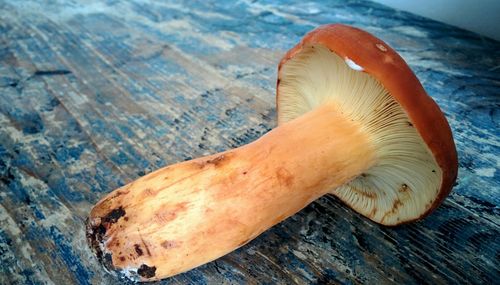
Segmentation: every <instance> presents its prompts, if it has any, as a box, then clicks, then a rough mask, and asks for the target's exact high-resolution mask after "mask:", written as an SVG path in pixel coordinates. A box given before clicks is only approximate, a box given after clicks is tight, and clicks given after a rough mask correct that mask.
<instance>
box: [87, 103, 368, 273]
mask: <svg viewBox="0 0 500 285" xmlns="http://www.w3.org/2000/svg"><path fill="white" fill-rule="evenodd" d="M373 162H374V154H373V149H372V147H371V144H370V141H369V138H368V137H367V136H366V135H365V134H364V133H363V132H362V131H361V128H360V127H359V126H358V125H356V123H354V122H352V121H351V120H350V119H348V118H346V117H344V116H343V115H342V114H339V113H338V112H336V109H335V108H334V106H332V105H324V106H322V107H319V108H317V109H315V110H314V111H311V112H309V113H307V114H305V115H303V116H301V117H299V118H297V119H295V120H293V121H291V122H288V123H286V124H283V125H281V126H279V127H277V128H276V129H274V130H272V131H270V132H269V133H268V134H266V135H265V136H263V137H262V138H260V139H259V140H257V141H255V142H253V143H251V144H248V145H245V146H243V147H240V148H237V149H234V150H230V151H227V152H224V153H219V154H216V155H212V156H208V157H204V158H200V159H195V160H191V161H187V162H182V163H178V164H175V165H172V166H168V167H165V168H162V169H160V170H157V171H155V172H153V173H151V174H148V175H146V176H144V177H142V178H140V179H138V180H136V181H134V182H132V183H130V184H128V185H126V186H124V187H122V188H120V189H117V190H115V191H113V192H112V193H110V194H109V195H108V196H106V197H105V198H103V199H102V200H101V201H100V202H99V203H98V204H97V205H96V206H95V207H94V208H93V209H92V212H91V215H90V219H89V222H88V224H87V227H88V229H87V230H88V239H89V243H90V245H91V247H92V248H93V249H94V251H95V252H96V254H97V256H98V258H99V259H100V260H101V261H102V262H103V263H104V265H105V266H106V267H107V268H108V269H109V270H112V271H116V272H118V273H120V274H123V275H125V276H127V277H129V278H131V279H137V280H142V281H147V280H157V279H161V278H165V277H168V276H172V275H175V274H178V273H181V272H184V271H187V270H189V269H191V268H194V267H196V266H199V265H201V264H204V263H206V262H209V261H211V260H214V259H216V258H218V257H220V256H222V255H224V254H226V253H228V252H231V251H232V250H234V249H236V248H238V247H240V246H242V245H244V244H245V243H247V242H248V241H250V240H251V239H253V238H255V237H256V236H257V235H259V234H260V233H262V232H263V231H265V230H267V229H268V228H270V227H271V226H273V225H275V224H277V223H279V222H280V221H282V220H284V219H285V218H287V217H289V216H291V215H293V214H295V213H296V212H298V211H299V210H301V209H302V208H304V207H305V206H306V205H308V204H309V203H310V202H312V201H313V200H315V199H317V198H318V197H320V196H322V195H324V194H326V193H327V192H328V191H329V190H331V189H333V188H335V187H338V186H339V185H342V184H344V183H346V182H348V181H349V180H351V179H353V178H354V177H356V176H357V175H359V174H361V173H362V172H363V171H364V170H366V169H367V168H369V167H370V166H371V165H372V164H373Z"/></svg>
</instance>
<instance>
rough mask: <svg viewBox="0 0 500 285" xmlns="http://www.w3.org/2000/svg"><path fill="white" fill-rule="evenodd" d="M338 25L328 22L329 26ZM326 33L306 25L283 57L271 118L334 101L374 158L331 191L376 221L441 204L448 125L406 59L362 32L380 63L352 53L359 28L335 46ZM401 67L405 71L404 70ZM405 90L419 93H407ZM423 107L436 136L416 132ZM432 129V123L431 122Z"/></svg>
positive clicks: (452, 161)
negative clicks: (299, 39) (362, 134)
mask: <svg viewBox="0 0 500 285" xmlns="http://www.w3.org/2000/svg"><path fill="white" fill-rule="evenodd" d="M338 26H339V25H334V26H333V30H335V28H338ZM340 28H341V33H340V34H341V36H340V41H344V42H349V41H350V40H352V39H349V33H350V31H349V30H348V31H347V32H346V31H345V29H353V28H350V27H346V26H341V25H340ZM342 29H344V30H342ZM333 32H335V31H333ZM333 32H332V26H326V28H325V27H322V28H319V29H318V30H316V31H313V32H312V33H310V34H309V35H308V36H306V37H305V39H304V40H303V41H302V42H301V43H300V44H299V45H298V46H296V47H295V48H294V49H292V50H291V51H290V52H289V53H288V54H287V55H286V56H285V58H284V59H283V60H282V62H281V64H280V69H279V75H278V86H277V89H278V91H277V93H278V94H277V108H278V123H279V124H282V123H285V122H287V121H290V120H292V119H294V118H296V117H298V116H301V115H302V114H304V113H306V112H308V111H310V110H312V109H314V108H316V107H318V106H320V105H322V104H331V105H333V106H335V110H336V111H337V112H339V113H341V114H342V115H344V116H346V117H347V118H350V119H351V120H352V121H355V122H358V123H359V124H360V125H361V126H362V129H363V131H364V132H366V133H367V134H368V135H369V136H370V137H371V141H372V144H373V145H372V147H373V148H374V149H375V152H376V157H377V162H376V163H375V165H373V166H372V167H371V168H370V169H367V170H366V171H365V172H364V173H362V174H361V175H359V176H358V177H357V178H355V179H354V180H352V181H350V182H349V183H347V184H345V185H344V186H341V187H339V188H337V189H332V191H331V193H332V194H334V195H336V196H337V197H339V198H340V199H341V200H342V201H344V202H345V203H346V204H348V205H350V207H351V208H353V209H354V210H356V211H357V212H359V213H361V214H363V215H364V216H366V217H368V218H370V219H371V220H373V221H375V222H378V223H381V224H385V225H397V224H401V223H405V222H409V221H413V220H417V219H420V218H422V217H423V216H425V215H427V214H428V213H430V212H431V211H432V210H433V209H434V208H436V207H437V206H438V205H439V204H440V202H441V201H442V200H443V199H444V197H446V195H447V194H448V193H449V191H450V190H451V187H452V184H453V181H454V180H455V178H456V164H457V163H456V151H455V147H454V143H453V140H452V137H451V131H450V129H449V126H448V124H447V122H446V120H445V118H444V116H443V115H442V113H441V111H440V110H439V108H437V105H436V104H435V103H434V101H432V99H430V97H428V96H427V95H426V93H425V91H423V88H422V87H421V85H420V83H419V82H418V80H417V79H416V77H415V76H414V75H413V73H412V72H411V70H409V68H408V66H407V65H406V63H404V61H403V60H402V59H401V58H400V57H399V56H397V54H396V53H395V52H394V51H393V50H392V49H390V48H389V47H388V46H387V45H386V44H385V43H383V42H381V41H380V40H378V39H376V38H374V37H373V36H371V35H369V34H367V33H365V32H362V33H364V34H366V35H368V36H365V35H362V36H365V37H368V38H367V40H369V41H370V45H369V46H370V48H374V49H378V51H379V52H380V53H383V54H385V56H383V57H380V58H373V57H372V58H371V59H370V60H374V61H377V60H379V61H380V60H381V61H380V62H378V64H379V65H381V66H382V67H381V68H379V67H377V66H376V64H377V63H376V62H375V63H374V62H372V61H370V62H368V63H367V59H366V54H367V53H366V52H364V51H362V50H361V51H358V53H357V50H356V49H357V48H358V49H366V43H364V42H363V41H362V40H360V38H359V35H358V34H357V33H358V32H359V30H357V29H354V32H355V36H356V37H355V38H356V39H354V40H352V45H351V46H349V45H348V44H346V43H343V45H342V44H341V45H340V47H339V44H338V42H337V43H336V44H331V42H329V39H330V34H331V33H333ZM315 33H316V35H315ZM318 33H319V34H320V35H319V36H318V35H317V34H318ZM311 34H312V35H311ZM325 34H326V35H325ZM361 38H362V37H361ZM325 39H326V40H325ZM332 40H338V38H334V39H332ZM345 46H348V47H349V48H350V49H349V50H348V51H347V52H346V51H345V50H343V48H345ZM335 48H340V49H341V51H340V52H337V50H335ZM350 52H351V53H352V56H351V55H350V54H349V53H350ZM387 52H389V57H387V56H386V55H387V54H386V53H387ZM358 54H361V55H362V56H361V57H359V56H358ZM363 55H364V56H365V58H363ZM394 55H396V56H397V57H394ZM368 58H369V55H368ZM387 65H388V66H389V67H388V66H387ZM384 68H385V69H387V70H389V71H391V70H392V71H393V72H394V73H393V74H392V76H393V77H394V78H395V79H392V80H397V77H398V76H401V77H402V78H401V81H402V82H403V84H404V85H405V86H403V87H401V86H399V85H401V84H402V83H401V82H400V83H399V85H398V83H396V84H394V83H392V82H393V81H390V82H389V84H387V77H386V76H387V72H388V71H387V70H382V71H380V70H381V69H384ZM374 69H375V70H374ZM398 72H399V73H398ZM408 72H409V74H410V75H411V76H408V74H405V73H408ZM401 73H403V74H401ZM380 74H382V75H383V76H381V75H380ZM405 81H406V82H405ZM414 81H416V83H415V82H414ZM408 82H410V83H411V84H408ZM395 86H396V87H395ZM415 86H417V87H419V88H417V89H415ZM401 92H405V94H400V93H401ZM395 93H397V94H395ZM412 96H413V97H423V96H425V97H426V98H423V99H422V98H410V99H408V98H407V97H412ZM412 100H413V101H415V102H416V103H418V102H419V100H420V101H421V102H424V104H423V105H421V106H412V104H415V102H409V101H412ZM429 102H430V103H429ZM436 108H437V113H436ZM420 109H422V112H421V113H422V114H419V112H420V111H421V110H420ZM426 112H427V113H429V112H430V114H431V118H427V119H431V120H433V121H434V124H437V125H438V128H437V131H436V132H438V131H439V133H438V134H436V135H433V134H430V133H429V132H427V131H423V132H422V131H421V129H422V128H425V127H426V126H425V125H426V124H428V122H427V121H426V120H422V119H421V116H424V117H425V116H428V115H426ZM443 126H444V127H443ZM433 127H434V128H435V127H436V125H433V126H432V127H430V128H431V129H432V128H433ZM443 133H444V135H443ZM450 145H451V146H452V147H451V149H450V150H447V148H450Z"/></svg>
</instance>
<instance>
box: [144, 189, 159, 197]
mask: <svg viewBox="0 0 500 285" xmlns="http://www.w3.org/2000/svg"><path fill="white" fill-rule="evenodd" d="M156 194H158V191H155V190H153V189H151V188H146V189H144V190H143V191H142V195H143V196H145V197H153V196H156Z"/></svg>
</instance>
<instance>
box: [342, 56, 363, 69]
mask: <svg viewBox="0 0 500 285" xmlns="http://www.w3.org/2000/svg"><path fill="white" fill-rule="evenodd" d="M345 63H346V64H347V66H349V67H350V68H351V69H353V70H356V71H363V67H361V66H359V65H357V64H356V63H355V62H354V61H352V60H351V59H350V58H348V57H346V58H345Z"/></svg>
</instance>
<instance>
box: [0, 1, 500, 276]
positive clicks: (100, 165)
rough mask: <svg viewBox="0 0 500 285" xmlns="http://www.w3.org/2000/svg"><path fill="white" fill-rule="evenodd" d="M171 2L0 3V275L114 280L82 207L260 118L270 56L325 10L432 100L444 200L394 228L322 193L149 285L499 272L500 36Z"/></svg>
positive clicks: (265, 116) (266, 107)
mask: <svg viewBox="0 0 500 285" xmlns="http://www.w3.org/2000/svg"><path fill="white" fill-rule="evenodd" d="M84 2H85V3H86V4H85V5H84V4H83V3H84ZM177 2H178V1H167V2H165V3H163V1H162V3H159V2H158V3H157V2H152V1H151V2H149V1H129V2H123V1H112V0H109V1H77V0H75V1H71V0H66V1H64V0H61V1H48V0H47V1H17V0H0V283H1V284H123V283H122V281H119V280H116V279H114V278H113V277H112V276H110V275H108V274H107V273H105V272H104V271H103V270H102V268H101V266H100V265H99V264H98V263H97V261H96V259H95V258H94V257H93V256H92V255H91V252H90V251H89V249H88V247H87V245H86V241H85V233H84V219H85V218H86V217H87V215H88V213H89V210H90V208H91V207H92V205H93V204H94V203H95V202H96V201H97V200H98V199H99V198H100V197H102V196H103V195H104V194H105V193H107V192H109V191H111V190H113V189H115V188H117V187H119V186H120V185H123V184H125V183H127V182H129V181H132V180H134V179H136V178H138V177H139V176H141V175H144V174H145V173H148V172H150V171H152V170H154V169H157V168H159V167H161V166H164V165H167V164H171V163H174V162H177V161H182V160H188V159H190V158H193V157H198V156H201V155H204V154H210V153H215V152H219V151H222V150H226V149H229V148H233V147H236V146H240V145H242V144H245V143H248V142H250V141H253V140H255V139H256V138H258V137H259V136H261V135H262V134H263V133H265V132H267V131H268V130H270V129H271V128H273V127H274V126H275V109H274V87H275V79H276V67H277V63H278V60H279V59H280V57H281V56H282V55H283V53H284V52H285V51H286V50H287V49H289V48H291V47H292V46H293V45H294V44H295V43H296V42H297V41H298V40H299V39H300V37H302V36H303V35H304V33H305V32H307V31H309V30H311V29H312V28H314V27H315V26H317V25H319V24H324V23H332V22H341V23H346V24H352V25H355V26H357V27H360V28H363V29H366V30H368V31H369V32H371V33H373V34H375V35H376V36H378V37H380V38H382V39H383V40H385V41H387V42H388V43H389V44H391V45H392V46H393V47H394V48H395V49H396V50H397V51H399V52H400V53H401V55H402V56H403V57H404V58H405V59H406V60H407V61H408V63H409V64H410V66H411V67H412V68H413V69H414V71H415V72H416V74H417V76H418V77H419V78H420V79H421V80H422V82H423V85H424V87H425V88H426V89H427V91H428V92H429V94H431V95H432V97H433V98H434V99H435V100H436V101H437V102H438V104H439V105H440V106H441V108H442V109H443V110H444V112H445V114H446V116H447V118H448V119H449V121H450V123H451V126H452V129H453V131H454V135H455V139H456V143H457V147H458V152H459V159H460V172H459V179H458V182H457V185H456V187H455V188H454V191H453V192H452V194H451V196H450V197H449V198H448V199H447V200H446V201H445V202H444V204H443V205H442V206H441V207H439V208H438V209H437V211H436V212H435V213H434V214H433V215H431V216H430V217H428V218H427V219H425V220H424V221H421V222H418V223H415V224H411V225H407V226H402V227H397V228H387V227H382V226H379V225H376V224H374V223H372V222H370V221H368V220H367V219H365V218H363V217H361V216H360V215H357V214H355V213H353V212H352V211H350V210H349V209H347V208H346V207H345V206H344V205H342V204H341V203H340V202H339V201H338V200H337V199H335V198H332V197H324V198H321V199H320V200H318V201H316V202H315V203H313V204H311V205H310V206H309V207H307V208H306V209H304V210H303V211H301V212H300V213H298V214H297V215H295V216H293V217H292V218H290V219H288V220H286V221H285V222H283V223H281V224H279V225H277V226H276V227H274V228H273V229H271V230H269V231H267V232H265V233H264V234H263V235H261V236H260V237H258V238H257V239H256V240H254V241H252V242H251V243H249V244H248V245H246V246H244V247H243V248H241V249H239V250H237V251H236V252H233V253H231V254H229V255H227V256H224V257H223V258H220V259H218V260H217V261H215V262H211V263H209V264H207V265H204V266H202V267H200V268H198V269H195V270H192V271H190V272H188V273H185V274H182V275H178V276H176V277H173V278H170V279H168V280H166V281H162V282H160V283H161V284H186V283H190V284H221V283H226V284H247V283H263V284H276V283H279V284H295V283H297V284H308V283H310V284H337V283H342V284H359V283H367V284H391V283H399V284H425V283H428V284H465V283H472V284H500V281H499V280H500V272H499V259H500V227H499V223H500V219H499V205H500V173H499V172H500V171H499V168H500V136H499V134H500V131H499V124H500V111H499V110H500V108H499V107H500V106H499V105H500V102H499V101H500V43H498V42H495V41H492V40H489V39H486V38H481V37H480V36H478V35H476V34H472V33H469V32H465V31H463V30H459V29H456V28H452V27H449V26H446V25H443V24H440V23H437V22H433V21H430V20H426V19H423V18H419V17H416V16H413V15H411V14H407V13H402V12H396V11H394V10H391V9H388V8H385V7H384V6H380V5H378V4H373V3H371V2H362V1H324V2H320V1H315V2H311V3H304V2H303V1H298V0H292V1H289V2H287V3H281V5H278V3H277V2H281V1H271V0H268V1H238V2H234V3H233V1H227V2H226V1H193V2H191V1H189V2H187V3H185V4H183V5H180V4H176V3H177ZM172 262H175V261H172Z"/></svg>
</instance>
